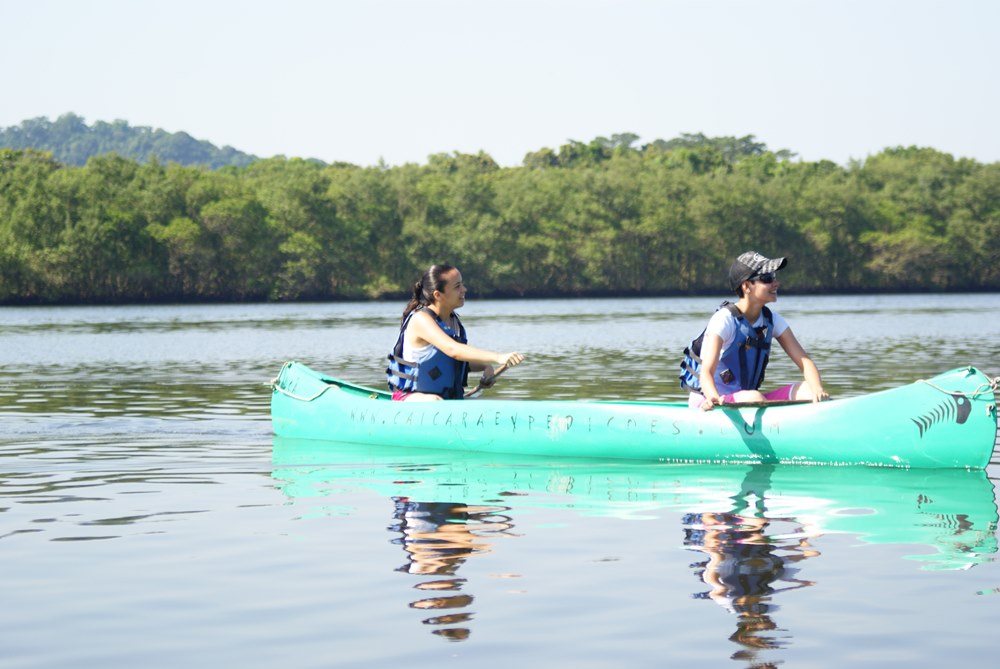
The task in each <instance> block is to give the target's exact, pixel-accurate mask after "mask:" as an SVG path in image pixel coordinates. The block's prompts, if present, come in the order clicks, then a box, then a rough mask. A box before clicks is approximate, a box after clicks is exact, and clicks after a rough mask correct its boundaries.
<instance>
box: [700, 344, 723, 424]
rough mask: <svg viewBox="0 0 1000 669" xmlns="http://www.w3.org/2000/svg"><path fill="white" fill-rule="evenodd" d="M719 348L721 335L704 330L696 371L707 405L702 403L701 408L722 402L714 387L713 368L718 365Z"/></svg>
mask: <svg viewBox="0 0 1000 669" xmlns="http://www.w3.org/2000/svg"><path fill="white" fill-rule="evenodd" d="M721 350H722V337H720V336H719V335H717V334H712V333H710V332H706V333H705V337H704V338H703V339H702V341H701V371H700V372H699V373H698V380H699V381H700V383H701V394H702V395H704V396H705V402H706V403H707V405H706V404H702V406H701V408H702V409H711V408H712V405H713V404H722V398H721V397H720V396H719V389H718V388H716V387H715V370H716V368H717V367H718V366H719V352H720V351H721Z"/></svg>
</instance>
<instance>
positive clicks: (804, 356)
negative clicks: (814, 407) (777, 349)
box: [778, 328, 830, 402]
mask: <svg viewBox="0 0 1000 669" xmlns="http://www.w3.org/2000/svg"><path fill="white" fill-rule="evenodd" d="M778 343H779V344H781V348H783V349H785V353H787V354H788V357H789V358H791V359H792V362H794V363H795V366H796V367H798V368H799V370H800V371H801V372H802V376H803V377H804V378H805V380H806V383H807V384H808V385H809V388H810V389H811V390H812V395H813V401H814V402H820V401H822V400H828V399H830V395H828V394H827V392H826V391H825V390H823V380H822V379H821V378H820V375H819V369H817V367H816V363H814V362H813V360H812V358H810V357H809V354H808V353H806V350H805V349H804V348H802V344H800V343H799V340H798V339H796V338H795V334H794V333H792V328H787V329H786V330H785V331H784V332H782V333H781V336H780V337H778Z"/></svg>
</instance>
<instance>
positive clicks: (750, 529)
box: [683, 465, 820, 667]
mask: <svg viewBox="0 0 1000 669" xmlns="http://www.w3.org/2000/svg"><path fill="white" fill-rule="evenodd" d="M773 470H774V467H773V466H767V465H764V466H758V467H754V468H753V469H751V470H750V471H749V472H748V473H747V475H746V478H745V479H744V482H743V486H742V487H741V490H740V491H739V492H738V493H737V494H736V495H734V496H733V498H732V499H733V505H732V507H731V508H730V509H729V510H722V509H720V510H719V511H715V512H712V511H703V512H697V513H688V514H685V515H684V517H683V524H684V546H685V547H687V548H689V549H691V550H695V551H699V552H702V553H705V554H706V555H707V558H706V559H704V560H701V561H698V562H695V563H694V564H692V565H691V566H692V567H693V568H694V570H695V574H696V575H697V576H698V577H699V578H700V579H701V580H702V582H703V583H704V584H705V585H707V586H708V590H703V591H699V592H696V593H694V595H693V596H694V598H695V599H709V600H712V601H714V602H715V603H716V604H718V605H720V606H721V607H722V608H724V609H725V610H726V611H728V612H729V613H731V614H733V615H734V616H736V631H735V632H733V634H732V635H731V636H730V637H729V640H730V641H732V642H734V643H736V644H738V645H739V646H741V648H740V649H739V650H738V651H736V652H735V653H733V655H732V659H734V660H738V661H746V662H748V666H750V667H769V666H774V665H772V664H770V663H766V662H762V661H761V659H760V657H759V654H760V652H761V651H763V650H773V649H778V648H781V647H783V646H784V645H785V644H786V643H787V641H788V640H789V639H790V637H791V635H790V634H788V632H787V631H786V630H783V629H782V628H779V627H778V625H777V623H776V622H775V621H774V619H773V618H772V614H773V613H774V612H775V611H777V609H778V605H777V604H775V603H774V601H773V597H774V595H776V594H778V593H780V592H785V591H788V590H796V589H799V588H804V587H808V586H812V585H815V582H814V581H809V580H804V579H802V578H799V577H798V572H799V567H798V566H797V565H798V563H799V562H802V561H803V560H806V559H808V558H812V557H816V556H818V555H819V554H820V553H819V551H817V550H816V549H815V548H814V547H813V545H812V542H811V541H812V539H813V538H815V537H818V536H819V535H820V533H819V530H818V528H816V527H811V526H808V525H805V524H803V523H801V522H799V521H798V520H797V519H795V518H770V517H768V516H767V502H766V500H767V492H768V489H769V487H770V477H771V474H772V473H773Z"/></svg>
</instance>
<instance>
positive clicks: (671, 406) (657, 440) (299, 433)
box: [271, 361, 1000, 469]
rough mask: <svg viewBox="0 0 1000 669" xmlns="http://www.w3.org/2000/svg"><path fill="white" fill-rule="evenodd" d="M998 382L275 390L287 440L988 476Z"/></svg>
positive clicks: (311, 386)
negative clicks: (815, 389) (598, 393)
mask: <svg viewBox="0 0 1000 669" xmlns="http://www.w3.org/2000/svg"><path fill="white" fill-rule="evenodd" d="M998 383H1000V379H992V380H991V379H990V378H988V377H986V376H985V375H983V374H982V373H981V372H979V371H978V370H976V369H975V368H973V367H963V368H959V369H954V370H952V371H950V372H946V373H944V374H941V375H939V376H935V377H934V378H931V379H927V380H920V381H916V382H914V383H911V384H908V385H905V386H900V387H898V388H894V389H891V390H885V391H881V392H876V393H872V394H869V395H862V396H858V397H852V398H847V399H838V400H833V401H829V402H822V403H817V404H787V405H769V406H746V407H726V408H718V409H715V410H713V411H709V412H703V411H698V410H693V409H690V408H688V406H687V404H686V403H680V402H632V401H586V402H584V401H580V402H576V401H565V400H503V399H497V400H491V399H477V400H450V401H442V402H393V401H392V400H391V398H390V395H389V393H387V392H384V391H380V390H373V389H371V388H365V387H362V386H357V385H354V384H350V383H346V382H344V381H340V380H338V379H335V378H333V377H330V376H326V375H324V374H321V373H319V372H316V371H313V370H312V369H310V368H309V367H307V366H305V365H303V364H302V363H299V362H294V361H293V362H288V363H286V364H285V365H284V366H283V367H282V369H281V372H280V374H279V375H278V377H277V378H276V379H275V380H274V381H273V382H272V394H271V420H272V424H273V429H274V433H275V434H276V435H278V436H281V437H290V438H298V439H320V440H328V441H340V442H347V443H355V444H371V445H382V446H407V447H414V448H435V449H449V450H462V451H483V452H492V453H508V454H517V455H544V456H565V457H583V458H612V459H623V460H646V461H655V462H675V463H702V464H717V463H742V464H758V463H787V464H833V465H874V466H891V467H915V468H969V469H982V468H985V467H986V465H987V464H989V461H990V456H991V454H992V453H993V447H994V444H995V441H996V435H997V410H996V398H995V396H994V391H995V390H996V387H997V385H998Z"/></svg>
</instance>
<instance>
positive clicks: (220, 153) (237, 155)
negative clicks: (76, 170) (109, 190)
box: [0, 113, 257, 169]
mask: <svg viewBox="0 0 1000 669" xmlns="http://www.w3.org/2000/svg"><path fill="white" fill-rule="evenodd" d="M0 148H9V149H36V150H39V151H50V152H51V153H52V155H53V156H54V157H55V159H56V160H58V161H59V162H61V163H64V164H66V165H76V166H82V165H85V164H86V163H87V160H88V159H90V158H91V157H92V156H98V155H102V154H107V153H116V154H118V155H120V156H122V157H125V158H129V159H131V160H135V161H137V162H141V163H145V162H149V161H150V160H153V159H154V158H155V159H156V160H159V161H160V162H163V163H167V162H173V163H178V164H180V165H201V166H204V167H208V168H209V169H218V168H220V167H226V166H235V167H244V166H246V165H249V164H250V163H251V162H253V161H254V160H256V159H257V157H256V156H251V155H249V154H246V153H243V152H242V151H237V150H236V149H234V148H232V147H231V146H225V147H222V148H221V149H220V148H218V147H216V146H215V145H214V144H212V143H210V142H206V141H204V140H197V139H195V138H194V137H192V136H191V135H189V134H187V133H186V132H167V131H166V130H162V129H160V128H157V129H155V130H154V129H153V128H148V127H145V126H137V127H133V126H130V125H129V124H128V123H127V122H125V121H121V120H118V121H114V122H113V123H107V122H105V121H97V122H96V123H94V124H93V125H91V126H88V125H87V124H86V122H85V121H84V119H83V118H82V117H80V116H77V115H76V114H72V113H70V114H63V115H62V116H60V117H59V118H58V119H56V120H55V121H49V120H48V119H47V118H44V117H41V118H35V119H30V120H28V121H24V122H22V123H21V124H20V125H17V126H11V127H9V128H0Z"/></svg>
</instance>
